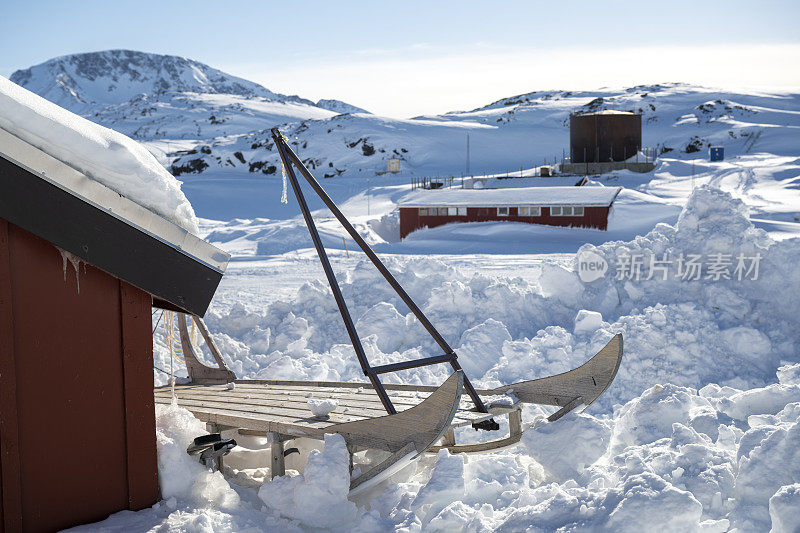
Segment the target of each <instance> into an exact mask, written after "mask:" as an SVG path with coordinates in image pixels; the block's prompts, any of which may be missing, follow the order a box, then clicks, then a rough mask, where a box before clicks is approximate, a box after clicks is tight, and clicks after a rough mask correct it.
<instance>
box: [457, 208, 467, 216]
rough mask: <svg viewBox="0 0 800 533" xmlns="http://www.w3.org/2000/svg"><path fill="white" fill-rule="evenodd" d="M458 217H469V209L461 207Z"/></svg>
mask: <svg viewBox="0 0 800 533" xmlns="http://www.w3.org/2000/svg"><path fill="white" fill-rule="evenodd" d="M457 214H458V216H460V217H465V216H467V208H466V207H459V208H458V213H457Z"/></svg>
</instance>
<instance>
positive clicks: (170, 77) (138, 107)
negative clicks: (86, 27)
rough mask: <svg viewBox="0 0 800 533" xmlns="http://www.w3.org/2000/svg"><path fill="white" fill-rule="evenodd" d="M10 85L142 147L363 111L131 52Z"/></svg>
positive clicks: (74, 62) (72, 63)
mask: <svg viewBox="0 0 800 533" xmlns="http://www.w3.org/2000/svg"><path fill="white" fill-rule="evenodd" d="M11 81H13V82H15V83H17V84H18V85H21V86H23V87H25V88H26V89H28V90H30V91H32V92H35V93H37V94H39V95H40V96H42V97H44V98H46V99H48V100H50V101H52V102H54V103H56V104H58V105H60V106H62V107H64V108H66V109H69V110H70V111H72V112H74V113H77V114H80V115H83V116H86V117H87V118H90V119H91V120H93V121H95V122H99V123H100V124H102V125H104V126H108V127H110V128H113V129H115V130H118V131H120V132H122V133H125V134H126V135H129V136H132V137H134V138H137V139H139V140H148V139H155V138H167V139H203V138H208V137H216V136H220V135H230V134H236V133H244V132H247V131H252V130H253V129H257V128H264V127H271V126H274V125H277V124H282V123H285V122H295V121H302V120H308V119H325V118H330V117H332V116H335V115H337V114H339V113H343V112H351V111H352V110H359V111H361V110H360V109H359V108H356V107H355V106H351V105H349V104H346V103H344V102H339V101H335V100H323V101H322V102H326V104H325V106H318V105H315V104H314V102H312V101H311V100H306V99H304V98H301V97H299V96H287V95H283V94H279V93H275V92H272V91H270V90H269V89H266V88H265V87H262V86H261V85H259V84H257V83H253V82H251V81H248V80H244V79H242V78H238V77H236V76H231V75H230V74H226V73H225V72H222V71H220V70H217V69H215V68H212V67H210V66H208V65H205V64H203V63H200V62H198V61H194V60H191V59H186V58H183V57H177V56H169V55H159V54H148V53H144V52H136V51H131V50H108V51H104V52H91V53H85V54H75V55H67V56H62V57H57V58H55V59H51V60H49V61H46V62H44V63H42V64H40V65H36V66H33V67H30V68H28V69H25V70H18V71H16V72H14V73H13V74H12V75H11ZM330 102H333V103H330ZM326 106H327V107H326ZM329 107H330V108H332V109H329Z"/></svg>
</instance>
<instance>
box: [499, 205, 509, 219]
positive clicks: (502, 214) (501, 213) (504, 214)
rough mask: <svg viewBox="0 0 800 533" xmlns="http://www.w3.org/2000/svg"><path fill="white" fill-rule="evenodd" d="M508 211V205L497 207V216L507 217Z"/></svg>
mask: <svg viewBox="0 0 800 533" xmlns="http://www.w3.org/2000/svg"><path fill="white" fill-rule="evenodd" d="M503 211H505V213H504V212H503ZM508 212H509V209H508V207H498V208H497V216H499V217H507V216H508Z"/></svg>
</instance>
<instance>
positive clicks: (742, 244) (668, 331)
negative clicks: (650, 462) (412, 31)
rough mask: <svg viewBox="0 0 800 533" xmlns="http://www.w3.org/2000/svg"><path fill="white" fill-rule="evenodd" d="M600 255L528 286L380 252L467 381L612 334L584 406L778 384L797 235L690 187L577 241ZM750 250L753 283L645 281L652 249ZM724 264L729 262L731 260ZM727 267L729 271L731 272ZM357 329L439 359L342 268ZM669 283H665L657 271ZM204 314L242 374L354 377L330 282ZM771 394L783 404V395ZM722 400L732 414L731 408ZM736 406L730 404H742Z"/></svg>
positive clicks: (378, 287)
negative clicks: (584, 269) (656, 214)
mask: <svg viewBox="0 0 800 533" xmlns="http://www.w3.org/2000/svg"><path fill="white" fill-rule="evenodd" d="M581 251H582V252H585V251H588V252H592V253H593V254H596V255H597V256H598V257H600V258H602V260H605V261H607V263H608V265H609V268H608V272H607V273H606V275H605V276H604V277H601V278H600V279H597V280H595V281H592V282H590V283H584V282H582V281H581V279H580V278H579V276H578V274H577V272H576V267H573V268H570V267H565V266H562V265H560V264H558V263H550V262H545V263H544V264H543V266H542V267H541V268H542V273H541V276H540V277H539V280H538V283H536V282H530V281H526V280H523V279H520V278H504V277H490V276H486V275H483V274H473V275H468V274H465V273H464V272H462V271H460V270H458V269H455V268H452V267H450V266H448V265H446V264H444V263H442V262H440V261H437V260H433V259H422V258H411V259H398V258H390V259H389V260H388V266H389V268H390V269H391V270H392V272H393V273H395V275H396V276H397V278H398V280H399V281H400V283H401V284H402V285H403V286H404V287H405V288H406V290H407V291H408V292H409V294H411V296H412V297H413V298H414V299H415V300H416V301H417V303H418V304H419V305H420V306H421V307H422V309H423V311H424V312H425V313H426V314H427V316H428V317H429V318H430V319H431V321H432V322H433V323H434V324H435V325H436V327H437V328H438V329H439V330H440V331H441V333H442V334H443V335H444V337H445V338H446V339H448V341H449V342H450V343H451V345H452V346H454V347H455V348H456V350H457V352H458V353H459V356H460V361H461V362H462V365H463V366H464V367H465V368H466V369H467V371H468V372H469V374H470V376H471V378H472V379H473V380H475V381H478V382H479V383H480V384H481V385H482V386H486V387H491V386H497V385H500V384H505V383H513V382H515V381H520V380H524V379H531V378H533V377H538V376H543V375H549V374H554V373H558V372H563V371H565V370H568V369H570V368H574V367H575V366H578V365H580V364H582V363H583V362H584V361H585V360H587V359H588V358H589V357H591V356H592V355H593V354H594V353H596V352H597V350H599V349H600V348H601V347H602V346H603V345H604V344H605V343H606V342H607V341H608V340H609V339H610V338H611V336H612V335H613V334H615V333H617V332H622V333H623V334H624V337H625V357H624V360H623V364H622V366H621V368H620V371H619V375H618V376H617V379H616V381H615V382H614V384H613V386H612V387H611V388H610V389H609V390H608V391H607V392H606V394H605V395H604V396H603V397H601V399H600V400H599V403H598V404H596V405H595V406H593V407H592V409H593V410H595V411H597V410H605V411H608V410H610V408H611V407H612V406H613V405H614V404H615V403H623V402H626V401H628V400H629V399H630V398H633V397H635V396H637V395H639V394H640V393H641V391H642V390H644V389H645V388H647V387H650V386H652V385H653V384H654V383H674V384H676V385H681V386H687V387H693V388H697V389H699V388H701V387H703V386H704V385H706V384H708V383H719V384H721V385H728V386H732V387H736V388H740V389H748V388H753V387H761V386H763V385H766V384H768V383H770V382H771V381H772V380H774V375H775V371H776V369H777V368H778V367H779V366H780V365H781V362H782V361H796V360H797V355H796V351H795V347H796V346H799V345H800V331H798V330H797V328H796V327H795V324H796V317H797V316H799V315H800V293H798V289H797V287H800V271H798V270H797V269H796V268H795V266H794V265H796V263H797V260H798V258H800V242H798V241H797V240H793V239H789V240H784V241H781V242H775V241H773V240H772V239H770V237H769V236H768V235H766V234H765V233H764V232H763V231H762V230H759V229H756V228H754V227H753V225H752V223H751V222H750V221H749V220H748V219H747V216H746V209H745V206H744V205H743V204H742V203H741V202H740V201H739V200H736V199H733V198H731V197H730V196H729V195H728V194H726V193H723V192H720V191H717V190H711V189H698V190H697V191H696V192H695V193H694V195H693V196H692V198H691V200H690V201H689V203H688V205H687V207H686V209H685V210H684V212H683V214H682V215H681V217H680V219H679V221H678V223H677V224H676V225H675V226H669V225H666V224H660V225H658V226H657V227H656V228H654V229H653V230H652V231H651V232H649V233H648V234H647V235H645V236H640V237H637V238H636V239H634V240H632V241H629V242H619V241H618V242H611V243H606V244H603V245H601V246H591V245H586V246H584V247H583V248H582V249H581ZM719 253H722V254H727V255H730V256H731V258H732V259H731V260H732V261H734V262H735V258H736V257H737V256H738V255H740V254H744V255H745V256H747V257H751V256H755V255H756V254H758V255H760V258H761V259H760V263H759V272H758V276H757V279H750V278H751V277H752V273H751V274H750V275H749V276H747V277H743V279H741V280H738V279H736V277H735V276H734V275H733V274H732V275H731V278H732V279H724V278H721V279H719V280H717V279H706V278H707V271H706V270H704V271H703V272H702V276H701V278H700V279H698V280H683V279H680V277H679V276H678V273H677V265H676V264H672V265H671V266H670V267H669V269H667V270H666V271H665V274H664V276H662V274H661V273H657V274H656V275H654V276H653V277H652V278H651V279H646V278H647V270H646V267H647V265H648V264H649V261H650V258H651V257H655V258H656V259H659V260H660V259H662V258H663V257H665V256H666V257H669V258H672V259H673V260H674V259H676V258H678V257H679V256H680V255H681V254H683V255H684V256H685V257H688V256H689V255H690V254H694V255H700V256H703V257H704V258H706V260H707V258H708V257H711V256H713V255H714V254H719ZM632 255H638V256H640V257H641V260H642V262H643V264H644V265H645V267H643V269H642V273H643V275H642V276H641V277H640V278H639V279H630V280H629V279H616V278H617V275H616V270H617V265H618V264H620V263H624V261H625V260H626V258H628V257H631V256H632ZM734 266H735V264H734ZM732 269H733V266H732V267H731V270H732ZM339 277H340V280H341V285H342V291H343V293H344V295H345V297H346V298H347V300H348V303H349V304H350V310H351V314H352V316H353V318H354V319H355V320H356V327H357V330H358V332H359V335H360V336H361V337H362V339H363V341H364V345H365V350H366V351H367V354H368V357H369V358H370V361H372V362H373V364H384V363H391V362H395V361H399V360H405V359H412V358H418V357H420V356H427V355H432V354H434V353H438V352H437V350H439V348H438V346H436V345H435V344H434V342H433V341H432V340H431V339H430V337H429V336H428V335H427V333H426V332H425V330H424V329H423V328H422V327H421V326H420V325H419V323H418V322H417V321H416V319H415V318H414V317H413V315H412V314H411V313H410V312H409V311H408V310H407V309H406V308H405V306H404V305H403V303H402V301H400V299H399V298H398V297H397V295H396V294H394V292H393V291H392V290H391V288H390V287H389V286H388V285H387V284H386V283H385V281H384V280H383V279H382V278H381V277H380V274H379V273H377V272H376V271H375V269H374V268H373V267H372V266H371V264H369V263H367V262H363V263H360V264H358V265H357V266H356V267H355V268H354V269H352V270H350V271H348V272H347V273H346V274H345V275H343V276H342V275H340V276H339ZM664 277H666V279H663V278H664ZM207 322H208V324H209V326H210V327H211V328H212V330H214V331H217V332H220V333H218V334H217V338H218V341H219V342H220V344H222V345H223V352H224V353H226V354H230V355H231V358H230V360H229V364H230V365H231V368H232V369H233V370H234V371H235V372H236V373H237V375H239V376H241V377H257V378H262V379H312V380H353V381H355V380H362V379H363V374H362V372H361V369H360V367H359V365H358V362H357V359H356V357H355V356H354V353H353V350H352V348H351V347H350V346H349V342H348V338H347V336H346V332H345V330H344V328H342V327H341V318H340V316H339V313H338V311H337V308H336V305H335V302H334V300H333V298H332V297H331V295H330V290H329V288H328V287H327V285H326V284H325V283H324V282H322V281H315V282H313V283H307V284H305V285H303V286H302V287H301V288H300V289H299V291H298V292H297V295H296V297H295V298H294V299H293V300H292V301H277V302H274V303H272V304H270V305H269V306H267V307H266V309H265V310H264V311H263V312H252V311H250V310H248V309H247V308H246V307H245V306H244V305H243V304H241V303H237V304H234V305H233V306H232V307H231V308H230V309H229V310H228V311H227V312H218V311H213V310H212V311H211V312H209V314H208V317H207ZM447 375H448V370H447V368H446V367H445V366H444V365H437V366H428V367H423V368H418V369H413V370H409V371H404V372H403V373H398V374H392V375H388V376H387V380H390V381H391V380H395V381H403V382H407V383H426V384H436V383H441V382H442V381H443V379H445V378H446V377H447ZM782 394H784V395H786V396H787V397H793V396H792V394H794V392H793V389H786V390H784V391H783V392H782ZM750 401H753V399H752V398H744V399H742V400H738V399H737V398H733V399H731V400H730V402H733V403H731V404H730V405H728V406H726V407H724V408H723V409H724V411H725V412H727V413H729V415H728V416H736V417H742V416H744V415H743V414H742V413H740V412H739V411H737V409H739V408H738V407H737V405H744V403H742V402H750ZM736 402H739V403H738V404H737V403H736Z"/></svg>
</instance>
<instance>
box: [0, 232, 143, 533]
mask: <svg viewBox="0 0 800 533" xmlns="http://www.w3.org/2000/svg"><path fill="white" fill-rule="evenodd" d="M151 305H152V298H151V296H150V295H149V294H148V293H146V292H144V291H142V290H140V289H137V288H136V287H133V286H131V285H129V284H127V283H125V282H124V281H122V280H120V279H118V278H115V277H113V276H111V275H109V274H107V273H105V272H103V271H101V270H99V269H97V268H95V267H93V266H91V265H86V264H83V263H82V264H81V265H80V269H79V273H78V275H77V277H76V273H75V269H74V268H73V266H72V265H71V264H70V263H69V262H67V264H66V271H65V270H64V263H63V261H62V257H61V254H60V253H59V251H58V249H56V248H55V247H54V246H53V245H52V244H50V243H48V242H47V241H45V240H43V239H40V238H39V237H36V236H34V235H32V234H31V233H28V232H26V231H24V230H22V229H21V228H19V227H17V226H14V225H13V224H9V223H7V222H6V221H5V220H2V219H0V421H2V424H0V459H1V460H0V464H1V467H0V468H1V469H0V475H1V476H2V479H0V485H1V486H2V496H3V499H2V513H1V515H2V521H0V531H7V532H11V531H20V530H21V531H54V530H57V529H62V528H65V527H69V526H74V525H78V524H83V523H86V522H93V521H97V520H101V519H103V518H105V517H106V516H108V515H109V514H111V513H114V512H117V511H120V510H123V509H134V510H138V509H142V508H145V507H148V506H150V505H152V504H153V503H154V502H156V501H157V500H158V479H157V464H156V442H155V412H154V401H153V370H152V364H153V346H152V333H151V314H150V313H151Z"/></svg>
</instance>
